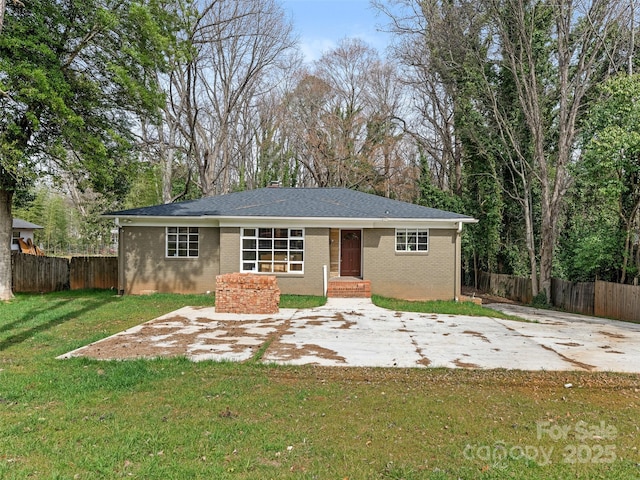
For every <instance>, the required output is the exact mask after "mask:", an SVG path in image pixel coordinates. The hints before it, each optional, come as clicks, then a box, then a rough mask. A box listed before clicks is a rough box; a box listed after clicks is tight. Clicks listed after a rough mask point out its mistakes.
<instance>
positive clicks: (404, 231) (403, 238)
mask: <svg viewBox="0 0 640 480" xmlns="http://www.w3.org/2000/svg"><path fill="white" fill-rule="evenodd" d="M421 239H423V241H421ZM395 244H396V252H397V253H427V252H428V251H429V229H428V228H396V235H395Z"/></svg>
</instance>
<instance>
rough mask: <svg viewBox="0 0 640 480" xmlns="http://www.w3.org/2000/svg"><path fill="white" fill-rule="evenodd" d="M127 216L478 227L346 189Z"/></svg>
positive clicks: (217, 200) (275, 191)
mask: <svg viewBox="0 0 640 480" xmlns="http://www.w3.org/2000/svg"><path fill="white" fill-rule="evenodd" d="M105 216H107V217H111V218H127V217H137V218H146V217H224V218H237V217H249V218H250V217H253V218H255V217H268V218H278V217H279V218H308V219H317V218H325V219H326V218H340V219H349V218H351V219H370V220H385V219H412V220H446V221H454V222H463V223H474V222H476V220H475V219H474V218H472V217H469V216H466V215H460V214H458V213H453V212H447V211H444V210H438V209H435V208H429V207H423V206H421V205H414V204H411V203H407V202H401V201H398V200H391V199H389V198H385V197H380V196H377V195H372V194H369V193H364V192H358V191H355V190H349V189H346V188H278V187H275V188H261V189H257V190H246V191H243V192H235V193H229V194H226V195H220V196H217V197H205V198H201V199H199V200H191V201H186V202H179V203H169V204H165V205H155V206H152V207H143V208H134V209H131V210H122V211H118V212H111V213H108V214H106V215H105Z"/></svg>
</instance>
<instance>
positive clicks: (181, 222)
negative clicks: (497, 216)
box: [103, 214, 478, 228]
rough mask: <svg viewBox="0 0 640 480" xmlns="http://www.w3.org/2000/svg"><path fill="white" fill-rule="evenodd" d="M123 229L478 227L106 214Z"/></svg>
mask: <svg viewBox="0 0 640 480" xmlns="http://www.w3.org/2000/svg"><path fill="white" fill-rule="evenodd" d="M103 218H111V219H114V220H115V221H116V224H118V225H120V226H148V227H151V226H185V225H190V226H203V227H238V226H247V227H260V226H264V225H273V224H278V225H280V226H282V227H287V226H293V227H296V226H305V227H307V226H308V227H325V228H326V227H328V228H396V227H405V226H407V225H416V226H420V225H424V226H429V227H431V228H457V227H458V225H461V224H465V223H466V224H469V223H477V222H478V220H476V219H475V218H471V217H453V218H389V217H379V218H366V217H363V218H350V217H281V216H209V215H200V216H150V215H114V214H106V215H103Z"/></svg>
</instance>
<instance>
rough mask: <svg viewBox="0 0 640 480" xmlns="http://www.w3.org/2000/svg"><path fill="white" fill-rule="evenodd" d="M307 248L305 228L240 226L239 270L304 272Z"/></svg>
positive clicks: (259, 272)
mask: <svg viewBox="0 0 640 480" xmlns="http://www.w3.org/2000/svg"><path fill="white" fill-rule="evenodd" d="M269 230H270V231H271V232H270V234H269V233H268V231H269ZM285 232H286V236H284V233H285ZM304 247H305V231H304V228H301V227H300V228H279V227H241V228H240V271H241V272H242V273H258V274H267V275H274V274H278V275H303V274H304V258H305V255H306V254H305V248H304Z"/></svg>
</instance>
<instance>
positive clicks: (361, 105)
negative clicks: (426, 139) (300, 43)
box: [287, 39, 402, 194]
mask: <svg viewBox="0 0 640 480" xmlns="http://www.w3.org/2000/svg"><path fill="white" fill-rule="evenodd" d="M395 74H396V70H395V67H394V66H392V65H390V64H388V63H385V62H383V61H381V60H380V58H379V56H378V54H377V52H376V51H375V50H374V49H373V48H371V47H370V46H368V45H366V44H365V43H364V42H362V41H360V40H356V39H345V40H343V41H342V42H341V43H340V45H339V46H338V47H337V48H336V49H334V50H332V51H329V52H326V53H325V54H324V55H323V56H322V57H321V58H320V59H319V60H318V61H317V62H315V63H314V64H313V65H312V67H311V69H310V70H309V71H303V72H301V73H300V81H299V83H298V85H297V87H296V89H295V90H294V91H293V92H292V93H291V95H290V96H289V98H288V100H287V102H288V108H289V111H290V112H291V114H290V118H291V119H292V124H291V135H292V138H293V142H294V145H295V152H296V155H297V157H298V159H299V161H300V162H301V163H302V164H303V165H304V169H305V171H306V172H307V174H308V175H309V176H310V177H311V178H312V183H314V184H316V185H320V186H344V187H349V188H355V187H357V188H361V189H367V190H376V191H379V193H386V194H389V193H390V189H391V187H390V183H389V182H390V179H391V178H392V177H393V176H394V175H395V174H396V173H397V171H398V168H399V166H398V163H399V161H400V157H399V156H398V155H397V154H396V151H397V148H396V147H397V145H398V144H399V142H400V140H401V138H402V135H401V134H400V129H399V127H398V125H397V121H396V120H397V117H398V110H399V108H400V105H401V101H402V92H401V86H400V84H399V83H398V82H397V79H396V76H395Z"/></svg>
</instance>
